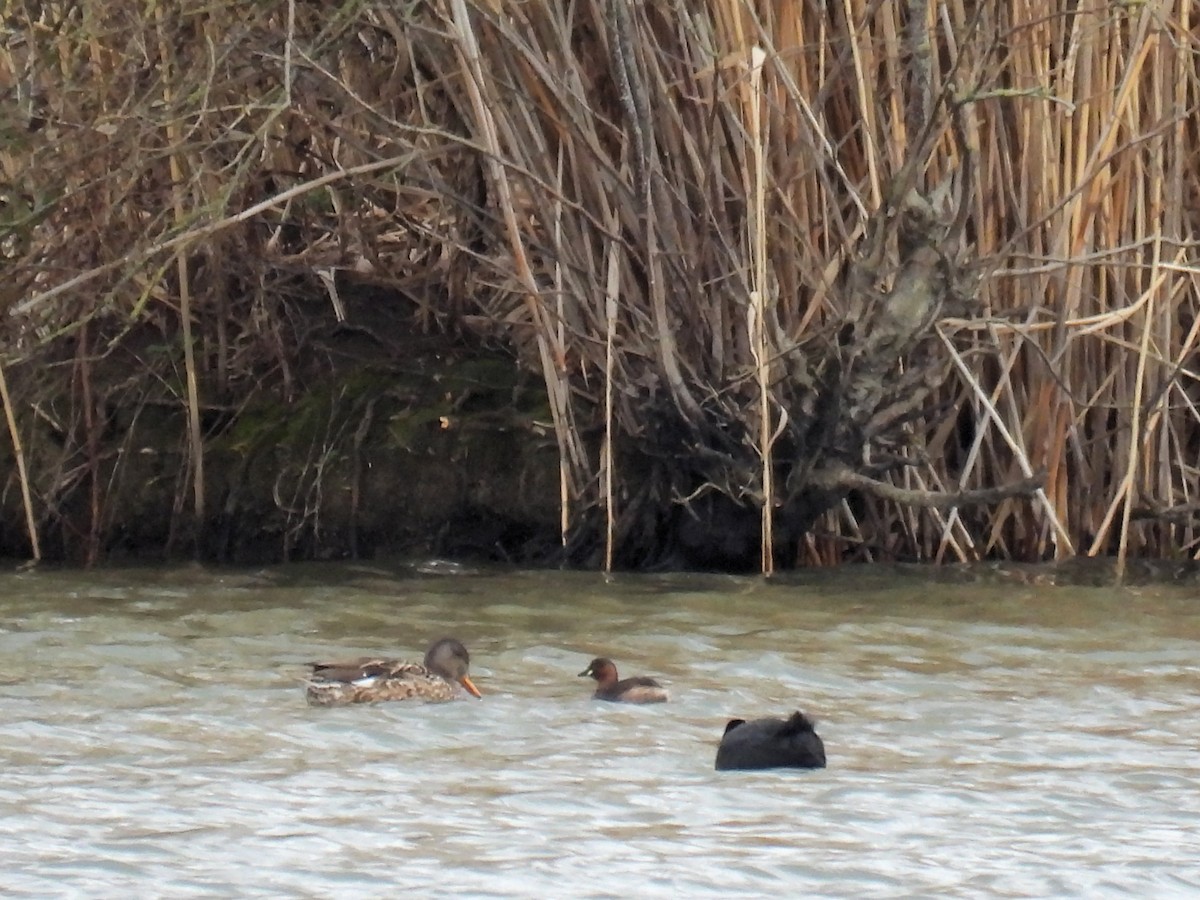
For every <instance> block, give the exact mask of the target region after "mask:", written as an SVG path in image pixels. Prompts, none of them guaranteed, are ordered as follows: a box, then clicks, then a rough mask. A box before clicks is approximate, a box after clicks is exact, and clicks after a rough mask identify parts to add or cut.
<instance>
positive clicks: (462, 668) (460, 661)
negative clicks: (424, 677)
mask: <svg viewBox="0 0 1200 900" xmlns="http://www.w3.org/2000/svg"><path fill="white" fill-rule="evenodd" d="M470 666H471V654H470V653H468V652H467V648H466V647H464V646H463V645H462V642H461V641H456V640H455V639H454V638H448V637H447V638H442V639H441V640H440V641H434V642H433V644H432V645H430V647H429V649H428V650H427V651H426V652H425V668H427V669H428V670H429V671H430V672H435V673H436V674H438V675H441V676H442V677H443V678H445V679H446V680H447V681H456V682H458V683H459V684H461V685H462V686H463V687H464V688H465V689H466V690H467V691H468V692H469V693H470V694H471V695H472V696H473V697H482V696H483V695H482V694H480V693H479V688H477V687H475V685H474V683H473V682H472V681H471V677H470V676H469V675H468V674H467V670H468V669H469V668H470Z"/></svg>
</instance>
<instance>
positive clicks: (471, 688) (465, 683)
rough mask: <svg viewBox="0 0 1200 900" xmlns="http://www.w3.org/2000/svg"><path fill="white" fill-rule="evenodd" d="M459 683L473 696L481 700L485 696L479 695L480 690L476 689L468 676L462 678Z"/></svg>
mask: <svg viewBox="0 0 1200 900" xmlns="http://www.w3.org/2000/svg"><path fill="white" fill-rule="evenodd" d="M458 683H459V684H461V685H462V686H463V687H465V688H466V689H467V690H468V691H470V692H471V695H472V696H475V697H478V698H479V699H480V700H482V699H483V694H481V693H479V688H477V687H475V685H474V683H473V682H472V681H471V679H470V678H469V677H467V676H466V675H464V676H463V677H462V678H460V679H459V680H458Z"/></svg>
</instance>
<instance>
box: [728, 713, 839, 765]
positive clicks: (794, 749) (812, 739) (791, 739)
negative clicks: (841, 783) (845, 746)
mask: <svg viewBox="0 0 1200 900" xmlns="http://www.w3.org/2000/svg"><path fill="white" fill-rule="evenodd" d="M782 768H791V769H823V768H825V744H824V743H823V742H822V740H821V738H820V737H819V736H818V735H817V732H816V731H815V730H814V725H813V721H812V719H810V718H809V717H808V716H806V715H804V713H802V712H799V711H797V712H794V713H792V715H791V716H790V717H788V718H786V719H778V718H768V719H754V720H752V721H750V722H747V721H746V720H745V719H730V720H729V722H728V724H726V726H725V733H724V735H722V737H721V746H719V747H718V748H717V771H723V770H728V769H782Z"/></svg>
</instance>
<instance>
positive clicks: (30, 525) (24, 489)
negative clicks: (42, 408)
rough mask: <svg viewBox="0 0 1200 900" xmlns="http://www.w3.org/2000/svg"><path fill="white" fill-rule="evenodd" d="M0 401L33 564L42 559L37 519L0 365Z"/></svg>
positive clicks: (19, 433)
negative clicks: (17, 480)
mask: <svg viewBox="0 0 1200 900" xmlns="http://www.w3.org/2000/svg"><path fill="white" fill-rule="evenodd" d="M0 401H3V402H4V418H5V421H7V422H8V435H9V437H10V438H11V439H12V445H13V456H15V457H16V459H17V476H18V477H19V478H20V481H21V503H22V504H23V505H24V507H25V528H26V530H27V531H28V533H29V549H30V552H31V553H32V554H33V559H34V561H35V562H37V561H39V560H41V558H42V545H41V543H40V542H39V540H38V531H37V519H35V518H34V515H33V495H32V492H31V491H30V490H29V472H28V471H27V470H26V468H25V451H24V450H23V449H22V447H21V432H20V431H18V430H17V416H16V411H15V410H14V409H13V404H12V397H11V396H10V395H9V393H8V379H7V378H5V376H4V366H3V365H0Z"/></svg>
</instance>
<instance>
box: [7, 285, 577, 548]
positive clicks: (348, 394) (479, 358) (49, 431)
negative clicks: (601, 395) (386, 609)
mask: <svg viewBox="0 0 1200 900" xmlns="http://www.w3.org/2000/svg"><path fill="white" fill-rule="evenodd" d="M347 303H348V313H349V314H348V316H347V319H346V320H345V321H342V322H339V321H338V320H337V319H336V318H335V317H334V316H333V313H332V310H331V309H329V306H328V303H327V302H326V303H324V304H322V303H321V302H320V300H313V301H311V302H305V303H302V304H299V305H297V306H296V307H295V308H294V310H293V312H295V313H296V314H297V315H300V314H303V316H304V318H305V320H304V324H303V326H302V327H299V328H297V330H296V332H295V335H296V336H297V337H298V338H299V339H298V340H297V341H296V342H295V344H294V345H292V346H289V347H287V348H285V349H284V351H283V352H280V353H277V354H275V355H274V360H273V361H272V360H269V359H267V358H264V364H263V365H262V366H260V367H259V369H260V371H259V372H258V376H257V380H256V382H255V383H254V384H253V385H234V384H229V385H226V387H225V390H224V391H222V390H220V389H219V386H218V385H217V384H216V377H215V374H216V373H209V374H210V375H211V376H212V378H211V380H207V379H206V381H205V382H204V383H203V384H202V390H201V397H202V398H205V399H204V402H203V404H202V427H203V430H204V434H205V442H204V459H203V472H204V513H203V516H202V517H197V516H196V515H195V512H194V505H195V499H194V496H193V489H192V477H193V471H194V470H193V463H192V459H191V457H190V455H189V453H188V443H187V440H186V434H187V424H186V409H185V406H184V405H183V404H182V403H180V402H173V401H172V400H171V398H170V397H169V396H163V395H156V394H154V393H153V392H152V391H147V392H144V393H142V394H141V396H140V399H131V398H136V397H137V395H136V394H131V392H130V390H129V382H130V379H131V377H132V376H131V369H130V360H131V359H147V358H149V357H151V356H153V355H154V354H156V353H166V352H170V351H169V349H168V344H164V343H162V341H163V337H164V336H162V335H154V334H148V333H146V331H145V330H144V329H143V330H138V331H129V332H127V333H125V334H123V335H120V336H119V337H118V338H117V344H116V345H114V346H112V347H110V348H109V350H108V352H106V353H105V354H104V355H102V356H99V357H97V358H93V359H91V361H90V363H89V367H88V378H89V388H90V392H91V395H92V396H93V397H94V398H95V411H94V414H93V415H92V416H91V417H90V419H88V417H82V416H77V415H72V416H71V417H70V418H68V417H67V416H61V415H54V414H53V413H54V411H55V410H63V409H69V407H70V399H69V398H67V397H62V396H53V395H49V396H47V395H41V396H39V395H37V393H36V391H33V390H31V389H29V388H31V387H32V385H31V384H30V383H26V382H22V380H21V379H36V378H37V377H38V374H39V373H38V372H37V371H23V372H22V371H20V370H16V371H15V372H14V373H12V375H14V376H15V383H16V385H17V388H18V391H17V392H18V394H19V395H21V396H25V397H28V398H29V403H28V406H26V408H25V410H24V413H25V414H24V415H22V417H21V423H22V428H23V437H24V443H25V450H26V455H27V460H28V463H29V471H30V480H31V482H32V483H33V487H34V496H35V497H36V498H37V501H35V505H36V508H37V509H38V510H39V512H40V516H41V520H40V522H39V533H40V537H41V542H42V553H43V556H44V557H45V558H47V559H49V560H61V561H65V562H69V563H86V562H126V561H140V560H162V559H174V558H198V559H201V560H205V561H212V562H220V563H257V562H275V561H282V560H295V559H332V558H369V557H373V556H376V555H381V554H389V555H391V554H398V555H406V554H413V555H429V554H442V555H447V556H452V557H456V558H464V559H488V560H511V561H513V562H520V563H523V564H538V563H545V562H550V561H554V560H556V559H557V558H558V548H559V544H560V539H559V488H558V456H557V451H556V449H555V445H554V440H553V435H552V434H550V433H548V429H547V423H548V422H549V411H548V408H547V405H546V397H545V390H544V387H543V384H542V382H541V380H540V379H539V378H537V377H529V376H527V375H525V374H523V373H522V372H521V371H520V370H519V369H518V366H517V365H516V363H515V361H514V359H513V357H512V355H511V353H509V352H507V351H506V350H505V349H504V348H503V347H502V346H500V345H494V344H490V343H489V342H487V341H485V340H483V339H481V338H479V337H478V336H474V335H470V334H466V333H462V332H458V333H453V334H447V333H440V332H438V331H437V329H432V330H429V331H426V330H425V329H421V328H418V327H416V326H415V323H414V321H413V319H412V318H411V310H410V309H409V308H407V307H406V306H404V305H403V304H400V303H398V302H397V301H396V299H395V298H394V297H393V298H388V297H385V296H382V295H380V294H378V293H374V292H368V293H364V294H362V295H360V296H354V297H351V298H349V299H348V301H347ZM80 340H82V338H77V339H76V344H77V346H78V343H79V341H80ZM64 364H69V363H66V362H65V363H64ZM142 374H145V373H142ZM47 384H48V382H47ZM39 412H40V414H39ZM68 421H70V422H72V423H77V424H73V425H66V424H63V423H65V422H68ZM89 422H90V427H88V423H89ZM5 443H6V444H7V442H5ZM0 465H2V466H3V467H4V471H5V472H6V473H8V475H7V477H6V478H5V490H4V493H3V497H2V504H3V506H2V511H3V513H2V520H3V521H2V523H0V555H3V556H8V557H17V558H21V557H28V556H29V553H30V549H29V542H28V537H27V533H26V528H25V519H24V514H23V510H22V508H21V497H20V492H19V490H18V489H17V488H18V484H17V479H16V468H15V465H13V458H12V453H11V447H4V448H3V450H0Z"/></svg>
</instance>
